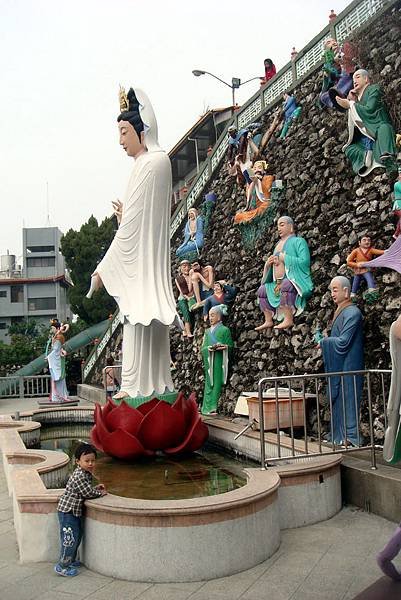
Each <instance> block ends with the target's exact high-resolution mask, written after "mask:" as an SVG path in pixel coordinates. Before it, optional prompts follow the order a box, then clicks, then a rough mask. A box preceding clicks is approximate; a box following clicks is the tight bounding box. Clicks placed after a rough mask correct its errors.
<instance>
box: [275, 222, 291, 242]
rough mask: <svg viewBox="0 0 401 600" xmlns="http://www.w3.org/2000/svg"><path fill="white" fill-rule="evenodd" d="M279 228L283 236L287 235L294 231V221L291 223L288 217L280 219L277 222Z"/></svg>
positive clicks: (279, 232)
mask: <svg viewBox="0 0 401 600" xmlns="http://www.w3.org/2000/svg"><path fill="white" fill-rule="evenodd" d="M277 230H278V234H279V236H280V237H281V238H282V237H287V235H290V234H291V233H293V231H294V228H293V226H292V223H289V222H288V221H287V219H279V220H278V223H277Z"/></svg>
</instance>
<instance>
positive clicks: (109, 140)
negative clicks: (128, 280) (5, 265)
mask: <svg viewBox="0 0 401 600" xmlns="http://www.w3.org/2000/svg"><path fill="white" fill-rule="evenodd" d="M348 4H349V2H348V1H347V0H306V2H303V3H300V2H299V0H287V1H286V2H283V1H281V2H279V1H276V2H272V1H271V0H270V1H269V0H254V1H253V2H249V3H248V4H247V3H245V4H244V2H243V1H241V2H240V1H239V0H202V1H200V0H198V1H194V0H186V1H182V0H170V1H166V0H163V1H162V0H153V1H152V0H147V1H146V2H140V1H138V0H68V1H65V0H63V1H61V0H0V77H1V93H0V184H1V188H0V193H1V196H0V198H1V208H2V211H1V217H2V218H1V238H0V253H1V254H3V253H6V250H7V249H9V250H10V252H11V253H12V254H17V255H20V254H21V247H22V243H21V239H22V231H21V229H22V227H23V226H25V227H43V226H45V225H46V220H47V209H46V205H47V202H46V182H48V189H49V200H50V222H51V225H57V226H58V227H59V228H60V229H61V230H62V231H63V232H66V231H67V230H68V229H69V228H70V227H73V228H74V229H77V228H79V227H80V225H81V224H82V223H84V222H85V221H86V220H87V219H88V218H89V217H90V215H91V214H94V215H95V216H96V217H97V218H98V219H103V218H104V217H105V216H106V215H107V214H111V209H110V206H111V205H110V202H111V200H113V199H114V198H116V197H121V196H122V195H123V192H124V189H125V186H126V183H127V180H128V175H129V171H130V168H131V166H132V159H129V158H127V157H126V155H125V153H124V151H123V150H122V149H121V148H120V147H119V144H118V136H117V127H116V117H117V115H118V113H119V105H118V84H119V83H122V84H123V85H124V86H125V87H126V88H127V89H128V88H129V87H130V85H136V86H138V87H141V88H142V89H143V90H144V91H146V92H147V94H148V95H149V97H150V99H151V101H152V104H153V106H154V109H155V112H156V117H157V119H158V124H159V139H160V143H161V145H162V146H163V147H164V149H165V150H166V151H168V150H170V149H171V148H172V147H173V146H174V145H175V143H176V142H177V141H178V140H179V139H180V138H181V137H182V136H183V134H184V133H185V132H186V131H187V130H188V129H189V128H190V127H191V125H192V124H193V123H194V122H195V121H196V120H197V119H198V118H199V116H200V115H201V114H203V113H204V112H205V110H207V108H215V107H221V106H226V105H229V104H230V102H231V90H230V89H229V88H228V87H225V86H224V85H222V84H221V83H219V82H218V81H216V80H214V79H212V78H211V77H208V76H206V75H205V76H203V77H197V78H196V77H194V76H193V75H192V70H193V69H196V68H197V69H203V70H207V71H211V72H212V73H214V74H216V75H218V76H219V77H221V78H222V79H225V80H226V81H229V82H230V81H231V77H233V76H234V77H240V78H242V80H243V81H245V80H246V79H249V78H251V77H255V76H258V75H262V74H263V59H264V58H272V59H273V62H274V63H275V64H276V67H277V70H278V69H280V68H281V67H282V66H284V65H285V64H286V62H287V61H288V60H289V58H290V53H291V49H292V47H293V46H296V48H297V49H298V50H300V49H301V48H302V47H303V46H304V45H306V44H307V43H308V42H309V41H310V40H311V39H312V38H313V37H314V36H315V35H316V34H317V33H319V31H320V30H321V29H323V27H325V25H326V24H327V23H328V15H329V13H330V9H334V10H335V12H336V13H337V14H339V13H340V12H341V11H342V10H343V9H344V8H345V7H346V6H347V5H348ZM258 87H259V84H258V82H257V81H255V82H251V83H249V84H247V85H244V86H243V87H242V88H241V89H240V90H238V93H237V101H238V103H239V104H241V103H243V102H245V101H246V100H247V99H248V98H249V97H250V96H251V95H253V94H254V93H255V92H256V91H257V89H258Z"/></svg>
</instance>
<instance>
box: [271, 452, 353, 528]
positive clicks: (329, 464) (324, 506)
mask: <svg viewBox="0 0 401 600" xmlns="http://www.w3.org/2000/svg"><path fill="white" fill-rule="evenodd" d="M341 461H342V456H341V455H338V454H334V455H329V456H320V457H316V458H311V459H308V460H307V461H304V462H301V461H300V460H298V461H293V463H292V464H286V465H280V466H278V467H275V468H274V471H276V472H277V474H278V475H279V476H280V479H281V483H280V488H279V492H278V495H279V507H280V528H281V529H291V528H293V527H303V526H305V525H312V524H313V523H319V522H320V521H326V520H327V519H330V518H331V517H333V516H334V515H335V514H336V513H338V512H339V510H340V509H341V506H342V498H341V473H340V465H341Z"/></svg>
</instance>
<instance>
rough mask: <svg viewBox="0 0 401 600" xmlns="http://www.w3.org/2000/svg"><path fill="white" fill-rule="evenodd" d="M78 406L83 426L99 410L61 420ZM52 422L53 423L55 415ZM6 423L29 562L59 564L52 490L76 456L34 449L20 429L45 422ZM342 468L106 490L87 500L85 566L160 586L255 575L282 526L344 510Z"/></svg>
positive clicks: (311, 462) (311, 467)
mask: <svg viewBox="0 0 401 600" xmlns="http://www.w3.org/2000/svg"><path fill="white" fill-rule="evenodd" d="M53 410H57V409H52V411H53ZM77 410H82V413H81V415H78V417H79V418H78V422H82V421H83V420H84V419H86V418H88V413H91V412H92V411H91V409H90V408H89V409H88V408H83V409H76V408H75V409H74V408H71V409H70V410H69V411H68V413H69V414H66V409H62V410H61V411H60V414H59V417H60V418H61V419H62V420H63V421H65V420H66V417H67V419H68V420H69V421H73V420H74V417H75V416H77V415H76V414H75V413H76V412H77ZM70 411H71V413H70ZM72 411H74V413H72ZM40 413H41V411H35V412H34V413H31V414H30V415H29V414H26V415H24V416H23V417H25V418H29V417H30V418H31V419H32V417H33V418H35V419H37V421H40V420H42V419H43V420H46V421H47V420H48V419H49V414H48V413H47V414H40ZM68 417H70V418H68ZM50 420H51V422H52V423H54V422H55V421H56V420H57V416H56V414H51V417H50ZM0 423H1V426H0V447H1V451H2V453H3V463H4V469H5V472H6V476H7V481H8V485H9V490H10V494H12V495H13V497H14V503H13V504H14V522H15V528H16V533H17V541H18V546H19V552H20V559H21V562H30V561H35V562H36V561H55V560H56V559H57V556H58V552H59V540H58V522H57V513H56V509H57V502H58V498H59V497H60V495H61V493H62V491H63V490H61V489H48V488H47V487H46V485H47V486H49V484H52V485H54V484H55V483H56V482H57V481H58V478H59V477H62V476H64V474H65V469H66V468H67V463H68V457H67V456H66V455H65V454H64V453H61V452H54V451H45V450H27V449H26V447H25V445H24V443H23V441H22V439H21V433H27V432H28V431H37V426H38V423H35V422H33V421H26V420H22V421H20V422H15V421H12V419H11V418H9V417H3V418H1V417H0ZM340 462H341V456H328V457H317V458H311V459H308V460H305V461H303V462H297V461H295V462H294V463H293V464H287V465H280V466H279V467H275V468H270V469H268V470H267V471H260V470H259V469H246V470H245V472H246V475H247V477H248V481H247V483H246V485H244V486H243V487H242V488H239V489H237V490H233V491H231V492H227V493H225V494H219V495H217V496H209V497H205V498H192V499H189V500H165V501H151V500H139V499H130V498H122V497H119V496H114V495H112V494H108V495H106V496H105V497H103V498H99V499H96V500H91V501H87V502H86V506H87V513H86V517H87V518H86V539H85V544H84V547H83V561H84V563H85V565H86V566H88V567H89V568H91V569H93V570H94V571H97V572H98V573H101V574H103V575H107V576H112V577H117V578H121V579H128V580H131V581H150V582H160V583H162V582H172V581H174V582H179V581H182V582H185V581H198V580H207V579H214V578H217V577H223V576H227V575H230V574H234V573H237V572H240V571H243V570H246V569H249V568H251V567H253V566H255V565H257V564H259V563H261V562H263V561H264V560H266V559H267V558H269V557H270V556H271V555H272V554H273V553H274V552H275V551H276V550H277V548H278V547H279V544H280V529H287V528H289V527H300V526H302V525H308V524H311V523H315V522H318V521H321V520H325V519H327V518H330V517H331V516H333V515H334V514H335V513H336V512H337V511H338V510H339V509H340V508H341V488H340ZM45 484H46V485H45Z"/></svg>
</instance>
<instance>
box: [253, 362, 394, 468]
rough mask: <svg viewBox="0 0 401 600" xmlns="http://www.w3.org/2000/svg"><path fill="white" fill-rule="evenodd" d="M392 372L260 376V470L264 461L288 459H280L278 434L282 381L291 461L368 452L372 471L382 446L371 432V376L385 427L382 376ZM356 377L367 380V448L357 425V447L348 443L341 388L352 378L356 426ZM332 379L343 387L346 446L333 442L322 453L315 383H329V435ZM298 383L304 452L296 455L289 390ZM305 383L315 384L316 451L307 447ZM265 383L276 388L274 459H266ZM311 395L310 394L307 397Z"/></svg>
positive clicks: (331, 420)
mask: <svg viewBox="0 0 401 600" xmlns="http://www.w3.org/2000/svg"><path fill="white" fill-rule="evenodd" d="M390 374H391V370H389V369H363V370H356V371H336V372H333V373H312V374H304V375H280V376H272V377H263V378H262V379H260V380H259V383H258V400H259V402H258V408H259V426H260V436H259V439H260V461H261V468H262V469H266V463H267V462H269V463H270V462H274V463H275V462H280V461H285V460H288V459H289V456H288V455H287V456H282V455H281V454H282V451H281V450H282V441H281V434H280V413H279V394H278V383H279V382H285V383H287V384H288V390H289V394H288V399H289V413H290V432H291V436H290V438H291V439H290V441H291V455H290V458H291V460H294V459H303V458H311V457H312V456H316V457H317V456H326V455H327V454H340V453H341V454H343V453H346V452H359V451H362V450H363V451H366V450H370V452H371V466H372V469H376V468H377V467H376V450H377V449H381V448H382V446H380V445H378V444H375V440H374V430H373V408H372V389H371V375H379V376H380V381H381V397H382V399H383V411H384V414H385V426H387V417H386V388H385V382H384V376H385V375H390ZM358 376H363V377H364V378H365V377H366V384H367V404H368V412H369V437H370V443H369V444H368V445H367V446H360V433H359V425H358V427H357V436H358V446H357V447H355V446H353V445H351V444H349V442H348V440H347V435H346V432H347V414H346V406H345V395H344V392H345V389H344V378H345V377H353V387H354V407H355V416H356V422H357V424H359V414H360V408H358V406H357V394H356V378H357V377H358ZM333 377H340V378H341V386H342V394H341V396H342V401H343V426H344V432H345V440H344V442H345V444H344V447H341V448H339V447H338V446H337V445H336V444H335V443H334V441H332V442H331V448H329V447H325V451H323V449H322V430H321V421H320V405H319V389H318V381H319V380H327V382H328V399H329V408H330V426H331V432H333V430H334V429H333V403H332V388H331V381H332V378H333ZM294 381H300V382H302V398H303V428H304V448H305V451H304V452H303V453H298V454H296V451H295V437H294V425H293V396H292V394H293V392H294V390H293V389H292V388H291V385H290V384H291V382H294ZM307 381H312V382H314V389H315V394H312V396H314V397H315V399H316V409H317V440H318V448H319V451H318V452H315V451H313V452H312V451H310V449H309V446H308V439H307V422H306V421H307V415H306V397H307V396H308V394H307V393H306V390H305V383H306V382H307ZM267 384H270V385H272V384H273V385H274V389H275V395H274V399H275V403H276V432H277V454H278V456H277V457H269V458H268V459H266V452H265V423H264V410H263V400H264V396H263V391H264V388H265V386H266V385H267ZM310 396H311V395H310V394H309V397H310Z"/></svg>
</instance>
